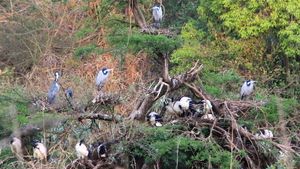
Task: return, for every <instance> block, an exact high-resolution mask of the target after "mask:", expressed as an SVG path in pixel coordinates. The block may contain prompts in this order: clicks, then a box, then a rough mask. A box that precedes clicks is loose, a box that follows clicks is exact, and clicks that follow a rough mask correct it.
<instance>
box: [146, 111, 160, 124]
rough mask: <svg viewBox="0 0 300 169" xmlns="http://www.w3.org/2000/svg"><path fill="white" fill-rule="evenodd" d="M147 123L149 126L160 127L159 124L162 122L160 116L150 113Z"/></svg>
mask: <svg viewBox="0 0 300 169" xmlns="http://www.w3.org/2000/svg"><path fill="white" fill-rule="evenodd" d="M147 119H148V121H150V123H151V125H153V126H157V127H160V126H162V124H161V122H163V120H162V118H161V116H160V115H159V114H157V113H156V112H150V113H149V114H148V116H147Z"/></svg>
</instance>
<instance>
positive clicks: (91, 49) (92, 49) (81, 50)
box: [74, 44, 104, 57]
mask: <svg viewBox="0 0 300 169" xmlns="http://www.w3.org/2000/svg"><path fill="white" fill-rule="evenodd" d="M90 53H95V54H102V53H104V51H103V49H100V48H98V47H96V46H95V45H93V44H88V45H85V46H81V47H78V48H77V49H76V51H75V52H74V56H75V57H83V56H88V54H90Z"/></svg>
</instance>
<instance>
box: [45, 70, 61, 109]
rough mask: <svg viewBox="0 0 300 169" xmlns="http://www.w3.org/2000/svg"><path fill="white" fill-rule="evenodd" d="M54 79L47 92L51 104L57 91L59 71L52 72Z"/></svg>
mask: <svg viewBox="0 0 300 169" xmlns="http://www.w3.org/2000/svg"><path fill="white" fill-rule="evenodd" d="M54 76H55V79H54V81H53V83H52V85H51V87H50V90H49V93H48V103H49V104H53V103H54V101H55V100H56V98H57V96H58V92H59V84H58V77H59V72H58V71H56V72H54Z"/></svg>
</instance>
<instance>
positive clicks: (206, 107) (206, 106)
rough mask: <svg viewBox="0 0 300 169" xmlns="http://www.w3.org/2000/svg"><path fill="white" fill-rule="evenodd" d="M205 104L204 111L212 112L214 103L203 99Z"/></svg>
mask: <svg viewBox="0 0 300 169" xmlns="http://www.w3.org/2000/svg"><path fill="white" fill-rule="evenodd" d="M202 102H203V106H204V113H212V105H211V102H210V101H209V100H202Z"/></svg>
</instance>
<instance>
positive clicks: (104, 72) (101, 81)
mask: <svg viewBox="0 0 300 169" xmlns="http://www.w3.org/2000/svg"><path fill="white" fill-rule="evenodd" d="M111 70H113V69H108V68H103V69H101V70H100V71H99V72H98V75H97V78H96V84H97V87H98V91H100V90H101V89H102V88H103V86H104V85H105V83H106V79H107V78H108V76H109V74H110V71H111Z"/></svg>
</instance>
